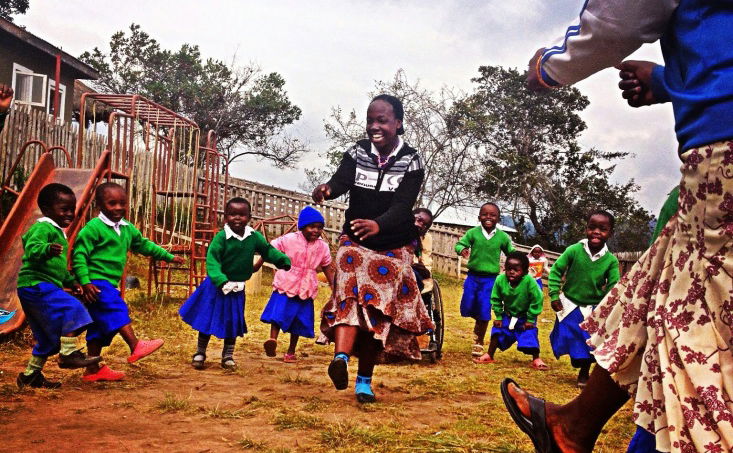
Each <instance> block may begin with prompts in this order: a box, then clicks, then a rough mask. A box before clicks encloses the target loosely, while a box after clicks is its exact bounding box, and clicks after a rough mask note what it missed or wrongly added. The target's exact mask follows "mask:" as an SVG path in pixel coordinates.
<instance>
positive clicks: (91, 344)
mask: <svg viewBox="0 0 733 453" xmlns="http://www.w3.org/2000/svg"><path fill="white" fill-rule="evenodd" d="M87 354H88V355H90V356H98V355H100V354H102V343H101V342H99V341H97V340H89V341H87ZM97 371H99V365H98V364H96V363H95V364H94V365H89V366H88V367H87V374H94V373H96V372H97Z"/></svg>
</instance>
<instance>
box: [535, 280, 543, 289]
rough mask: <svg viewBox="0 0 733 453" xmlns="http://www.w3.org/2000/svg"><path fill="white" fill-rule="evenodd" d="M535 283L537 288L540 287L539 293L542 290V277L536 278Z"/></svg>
mask: <svg viewBox="0 0 733 453" xmlns="http://www.w3.org/2000/svg"><path fill="white" fill-rule="evenodd" d="M536 282H537V286H539V287H540V291H541V290H542V277H540V278H538V279H537V280H536Z"/></svg>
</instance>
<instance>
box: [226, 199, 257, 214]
mask: <svg viewBox="0 0 733 453" xmlns="http://www.w3.org/2000/svg"><path fill="white" fill-rule="evenodd" d="M230 204H244V205H247V209H249V213H250V214H252V205H251V204H249V201H247V199H246V198H242V197H234V198H230V199H229V201H227V204H226V205H225V206H224V214H226V213H227V210H228V209H229V205H230Z"/></svg>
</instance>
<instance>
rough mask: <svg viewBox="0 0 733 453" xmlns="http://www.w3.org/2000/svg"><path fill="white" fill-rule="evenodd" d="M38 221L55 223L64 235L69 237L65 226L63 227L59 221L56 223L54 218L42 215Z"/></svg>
mask: <svg viewBox="0 0 733 453" xmlns="http://www.w3.org/2000/svg"><path fill="white" fill-rule="evenodd" d="M38 222H45V223H50V224H51V225H53V226H55V227H56V228H58V229H59V230H61V232H62V233H63V234H64V237H65V238H67V239H68V237H67V236H66V231H64V229H63V228H61V227H60V226H59V224H58V223H56V221H55V220H53V219H52V218H51V217H41V218H40V219H38Z"/></svg>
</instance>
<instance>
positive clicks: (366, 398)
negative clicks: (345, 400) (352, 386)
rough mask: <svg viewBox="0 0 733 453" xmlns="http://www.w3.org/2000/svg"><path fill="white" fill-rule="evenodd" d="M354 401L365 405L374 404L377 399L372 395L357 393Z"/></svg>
mask: <svg viewBox="0 0 733 453" xmlns="http://www.w3.org/2000/svg"><path fill="white" fill-rule="evenodd" d="M356 401H358V402H360V403H362V404H365V403H376V402H377V397H376V396H374V395H370V394H368V393H357V394H356Z"/></svg>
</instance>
